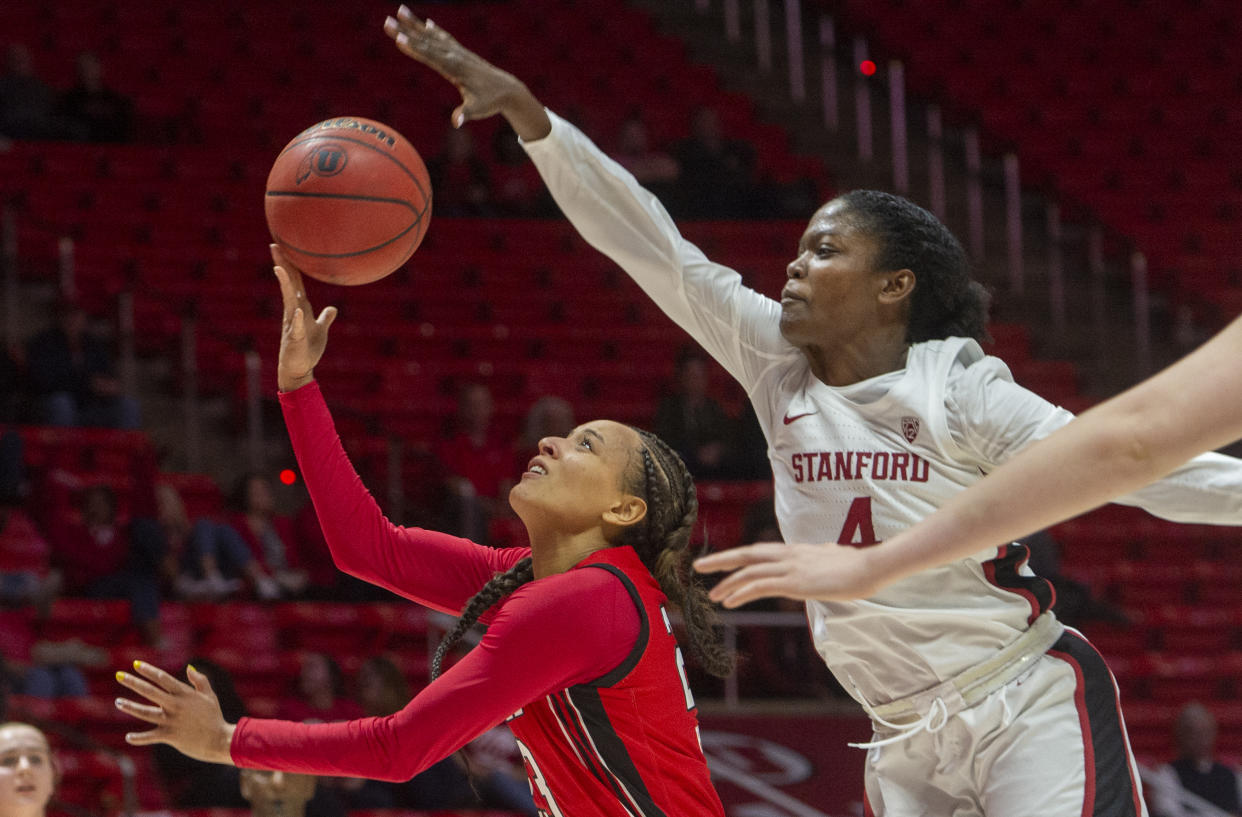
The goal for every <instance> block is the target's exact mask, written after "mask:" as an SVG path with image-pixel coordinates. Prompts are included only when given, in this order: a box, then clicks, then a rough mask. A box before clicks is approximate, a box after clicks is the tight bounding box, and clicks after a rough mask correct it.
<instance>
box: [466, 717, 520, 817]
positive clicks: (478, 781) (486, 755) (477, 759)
mask: <svg viewBox="0 0 1242 817" xmlns="http://www.w3.org/2000/svg"><path fill="white" fill-rule="evenodd" d="M462 753H463V754H464V755H465V757H466V765H467V767H468V768H469V769H470V776H471V778H473V779H474V781H475V784H474V785H475V790H476V791H477V792H478V795H479V799H480V800H482V801H483V802H482V805H483V807H484V808H496V809H505V810H506V811H516V812H518V813H520V814H525V815H529V817H537V815H538V814H539V810H538V809H537V808H536V807H535V801H534V798H533V797H531V793H530V783H529V782H528V781H527V779H526V767H525V761H523V759H522V752H521V750H520V749H519V748H518V743H517V739H516V738H515V737H513V733H512V732H510V731H509V727H507V726H504V725H503V724H502V725H499V726H493V727H492V728H491V729H488V730H487V731H486V732H484V733H483V734H481V735H479V736H478V737H477V738H475V739H474V740H472V741H470V742H469V743H467V744H466V745H465V747H463V748H462Z"/></svg>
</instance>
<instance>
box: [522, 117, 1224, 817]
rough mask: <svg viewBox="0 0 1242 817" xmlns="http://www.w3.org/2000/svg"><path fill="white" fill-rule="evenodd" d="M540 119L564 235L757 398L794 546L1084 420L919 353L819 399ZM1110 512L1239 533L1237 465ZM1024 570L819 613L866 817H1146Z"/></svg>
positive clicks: (1093, 698) (748, 309) (760, 306)
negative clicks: (865, 731) (577, 238)
mask: <svg viewBox="0 0 1242 817" xmlns="http://www.w3.org/2000/svg"><path fill="white" fill-rule="evenodd" d="M549 116H551V118H552V121H553V128H552V133H551V134H550V135H549V136H548V137H547V138H545V139H542V140H539V141H536V142H531V143H527V144H526V145H525V147H526V150H527V152H528V153H529V154H530V156H531V158H532V159H533V160H534V162H535V164H536V166H537V167H538V169H539V172H540V173H541V174H542V176H543V178H544V180H545V182H546V183H547V185H548V187H549V189H550V190H551V192H552V194H553V196H554V197H555V199H556V201H557V203H558V204H559V205H560V207H561V209H562V210H563V211H564V213H565V214H566V216H567V217H568V218H569V219H570V221H571V222H572V223H573V224H574V226H575V227H576V228H577V229H578V231H579V232H580V233H581V234H582V235H583V237H584V238H586V240H587V241H589V242H590V243H591V244H592V245H593V246H595V247H596V248H597V249H599V250H600V251H601V252H603V253H604V254H606V255H608V256H609V257H610V258H612V259H613V260H614V261H616V262H617V263H618V264H619V265H620V266H621V267H622V268H624V269H625V270H626V272H627V273H629V274H630V275H631V277H633V278H634V280H635V281H636V282H637V283H638V284H639V286H641V287H642V288H643V289H644V291H646V292H647V294H648V295H650V296H651V297H652V298H653V299H654V300H655V302H656V303H657V304H658V305H659V306H660V307H661V309H663V310H664V311H665V312H666V313H667V314H668V315H669V316H670V317H671V318H672V319H673V320H675V321H676V322H677V323H678V324H679V325H680V326H681V327H682V328H683V329H685V330H686V331H687V332H689V333H690V334H691V335H692V336H693V337H694V338H695V340H697V341H698V342H699V343H700V344H702V346H703V347H704V348H705V349H706V350H707V352H709V353H710V354H711V355H712V356H713V357H715V358H716V360H717V361H719V362H720V363H721V365H723V366H724V367H725V369H727V370H728V371H729V373H730V374H732V375H733V376H734V377H735V378H736V379H737V380H738V382H740V383H741V384H742V386H743V387H744V388H745V390H746V393H747V395H748V396H749V398H750V400H751V402H752V403H753V405H754V407H755V412H756V414H757V416H758V418H759V422H760V424H761V426H762V427H763V431H764V434H765V435H766V437H767V441H768V446H769V447H768V456H769V459H770V460H771V465H772V473H773V479H774V482H775V494H776V514H777V519H778V520H779V522H780V527H781V533H782V536H783V537H784V539H785V540H786V541H788V542H810V543H815V542H841V543H847V544H855V545H859V546H866V545H870V544H876V543H878V542H880V541H883V540H884V539H887V538H889V537H891V536H893V535H894V534H896V533H897V532H899V531H901V530H904V529H905V528H908V527H909V526H911V525H912V524H914V523H915V522H917V521H918V520H920V519H921V518H923V517H924V516H926V515H927V514H929V513H931V512H932V511H933V510H935V509H936V508H937V507H939V506H940V505H941V504H943V503H944V502H945V500H947V499H948V498H949V497H951V496H953V495H954V494H955V493H957V492H958V491H960V490H962V489H963V488H966V487H967V486H969V485H971V484H972V483H973V482H975V481H976V480H978V479H979V478H980V477H981V476H982V475H983V474H984V473H986V472H987V471H989V470H991V469H993V468H995V467H996V466H997V465H999V464H1001V463H1003V462H1004V461H1005V460H1007V459H1009V458H1010V457H1011V456H1013V455H1014V454H1015V453H1017V452H1018V451H1020V450H1021V449H1022V448H1024V447H1025V446H1027V445H1029V444H1030V443H1031V442H1034V441H1035V440H1038V439H1040V438H1042V437H1046V436H1047V435H1048V434H1050V433H1051V432H1052V431H1054V430H1056V429H1057V428H1059V427H1061V426H1063V425H1065V424H1066V423H1067V422H1069V421H1070V420H1071V419H1072V415H1071V414H1070V413H1069V412H1067V411H1064V410H1062V409H1059V408H1057V407H1055V406H1053V405H1052V404H1050V403H1048V402H1047V401H1045V400H1043V399H1042V398H1040V397H1038V396H1037V395H1035V394H1033V393H1032V392H1029V391H1027V390H1026V389H1023V388H1021V387H1019V386H1017V385H1015V384H1014V383H1013V381H1012V378H1011V376H1010V374H1009V370H1008V368H1007V367H1006V366H1005V364H1004V363H1003V362H1001V361H1000V360H999V359H997V358H994V357H988V356H986V355H984V354H983V352H982V350H981V349H980V348H979V346H978V344H977V343H975V341H973V340H968V339H963V338H950V339H947V340H939V341H930V342H925V343H918V344H914V345H913V346H912V347H911V348H910V351H909V354H908V356H907V359H906V366H905V368H904V369H901V370H898V371H894V372H890V373H887V374H884V375H881V376H879V377H874V378H871V379H869V380H865V381H862V382H860V383H856V384H853V385H850V386H845V387H832V386H828V385H826V384H824V383H823V382H821V381H819V380H817V379H816V378H815V377H814V376H813V375H812V374H811V371H810V369H809V366H808V364H807V361H806V359H805V357H804V356H803V355H802V353H801V352H800V351H799V350H797V349H796V348H794V347H793V346H792V345H790V344H789V343H788V342H787V341H785V339H784V338H783V337H781V334H780V330H779V319H780V312H781V307H780V304H779V303H777V302H776V301H774V300H772V299H770V298H767V297H765V296H763V295H760V294H759V293H757V292H755V291H753V290H751V289H748V288H747V287H745V286H744V285H743V284H742V281H741V277H740V276H739V275H738V274H737V273H736V272H734V271H733V270H730V269H728V268H726V267H723V266H721V265H719V264H714V263H712V262H711V261H708V260H707V258H706V257H705V256H704V255H703V253H702V252H701V251H700V250H699V249H698V248H697V247H695V246H693V245H692V244H690V243H689V242H687V241H686V240H685V239H684V238H682V237H681V235H680V233H679V232H678V231H677V228H676V227H675V225H674V224H673V222H672V220H671V219H670V218H669V216H668V214H667V213H666V212H665V210H664V208H663V207H662V206H661V205H660V203H659V202H658V201H657V200H656V199H655V197H654V196H652V195H651V194H650V193H649V192H647V191H646V190H644V189H643V188H642V187H640V186H639V185H638V184H637V182H635V180H634V179H633V177H632V176H631V175H630V174H629V173H628V172H627V171H625V170H624V169H623V168H621V167H620V166H619V165H618V164H616V163H615V162H613V161H612V160H611V159H609V158H608V157H606V156H604V155H603V154H602V153H601V152H600V151H599V150H598V148H596V147H595V146H594V145H593V144H592V143H591V142H590V140H588V139H587V138H586V137H585V136H584V135H583V134H582V133H580V132H579V131H578V130H577V129H575V128H574V127H573V126H572V125H569V124H568V123H567V122H565V121H564V120H562V119H560V118H558V117H556V116H555V115H553V114H549ZM792 249H793V248H791V252H792ZM1119 501H1121V502H1124V503H1125V504H1132V505H1138V506H1141V507H1143V508H1145V509H1147V510H1148V511H1150V512H1151V513H1154V514H1156V515H1158V516H1161V517H1164V518H1167V519H1173V520H1177V521H1182V522H1207V523H1222V524H1242V462H1239V461H1237V460H1234V459H1231V458H1228V457H1223V456H1220V455H1216V454H1209V455H1205V456H1202V457H1199V458H1196V459H1195V460H1192V461H1191V462H1190V463H1188V464H1187V465H1185V466H1183V467H1182V468H1181V469H1179V470H1178V471H1176V472H1174V474H1172V475H1171V476H1169V477H1167V478H1166V479H1164V480H1161V481H1159V482H1157V483H1154V484H1152V485H1150V486H1148V487H1147V488H1144V489H1143V490H1141V491H1138V492H1136V493H1134V494H1132V495H1130V496H1129V497H1127V498H1125V499H1123V500H1119ZM1027 555H1028V554H1027V550H1026V548H1025V547H1024V546H1022V545H1017V544H1012V545H1005V546H1002V547H999V548H995V547H994V548H989V549H987V550H986V551H983V552H980V553H977V554H975V555H974V556H972V557H971V558H968V559H963V560H961V561H958V562H955V563H953V564H950V565H946V566H943V567H938V568H934V569H931V570H926V571H923V572H921V573H918V574H916V575H914V576H911V577H909V578H906V579H904V580H902V581H900V582H898V583H896V584H894V585H891V586H890V587H888V588H886V589H884V590H882V591H881V592H880V593H878V594H877V595H875V596H873V597H872V598H869V599H866V600H863V601H855V602H847V603H822V602H811V603H808V604H807V614H808V617H809V619H810V625H811V633H812V636H813V637H814V640H815V645H816V648H817V649H818V650H819V652H820V654H821V655H822V656H823V658H824V661H825V662H826V663H827V664H828V667H829V668H830V669H831V671H832V672H833V674H834V675H836V677H837V678H838V680H840V682H841V683H842V685H843V686H844V687H845V688H846V689H847V690H848V691H849V692H850V694H851V695H853V696H854V697H855V698H856V699H857V700H858V701H859V702H860V703H862V704H863V705H864V706H865V707H866V708H867V710H868V712H870V713H871V715H872V718H873V721H874V722H875V723H876V727H877V731H876V737H877V739H878V740H879V741H881V742H885V741H888V742H887V745H881V746H873V747H872V748H871V749H870V753H869V760H868V764H867V776H866V791H867V805H868V808H869V810H870V813H873V814H875V815H885V817H906V816H907V815H910V817H913V816H914V815H954V816H955V817H956V816H958V815H960V816H961V817H967V816H969V815H984V814H986V815H989V817H1019V815H1030V816H1031V817H1036V816H1038V817H1049V815H1070V814H1074V815H1080V814H1081V815H1106V814H1107V815H1142V814H1146V810H1145V807H1144V806H1143V803H1142V799H1141V795H1140V793H1139V787H1138V785H1137V782H1136V781H1137V771H1136V769H1135V765H1134V762H1133V758H1132V757H1131V755H1130V751H1129V745H1128V741H1127V739H1126V737H1125V726H1124V723H1123V722H1122V719H1121V714H1120V709H1119V706H1118V702H1117V693H1116V686H1115V683H1114V681H1113V679H1112V676H1111V674H1110V673H1109V671H1108V669H1107V667H1106V666H1105V665H1104V662H1103V661H1102V660H1101V659H1100V657H1099V655H1098V654H1097V653H1096V652H1095V651H1094V649H1092V648H1091V646H1090V645H1089V644H1087V643H1086V641H1085V640H1083V639H1082V637H1081V636H1080V635H1078V634H1077V633H1075V632H1074V631H1072V630H1066V629H1065V628H1063V627H1062V626H1061V625H1060V624H1059V623H1057V622H1056V621H1055V619H1054V618H1053V617H1052V614H1051V613H1046V612H1045V611H1047V610H1048V607H1049V606H1050V605H1051V603H1052V592H1051V587H1050V586H1049V585H1048V583H1047V582H1046V581H1044V580H1042V579H1039V578H1037V577H1036V576H1035V575H1034V574H1033V573H1032V572H1031V571H1030V570H1029V569H1028V568H1027V567H1026V558H1027ZM1036 622H1038V625H1037V626H1034V625H1035V624H1036ZM1013 656H1017V657H1016V658H1015V659H1014V660H1009V658H1010V657H1013ZM998 657H999V658H1000V659H1001V660H1000V661H999V663H998ZM1002 665H1003V666H1002ZM981 668H982V669H981ZM967 682H969V683H967ZM972 684H973V686H972ZM883 713H895V715H890V714H883ZM893 720H896V721H898V723H896V724H893V723H891V721H893ZM886 721H888V722H889V723H888V724H886V723H885V722H886Z"/></svg>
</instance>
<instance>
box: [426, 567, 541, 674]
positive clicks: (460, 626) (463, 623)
mask: <svg viewBox="0 0 1242 817" xmlns="http://www.w3.org/2000/svg"><path fill="white" fill-rule="evenodd" d="M534 575H535V568H534V566H533V563H532V561H531V558H530V557H529V556H527V557H526V558H525V559H522V560H521V561H519V562H518V563H517V564H515V565H514V566H513V567H511V568H509V569H508V570H506V571H505V572H504V573H497V574H496V575H495V576H492V578H491V579H490V580H489V581H488V583H487V584H485V585H483V589H482V590H480V591H479V592H477V593H475V594H474V595H473V596H471V597H470V601H468V602H466V606H465V608H464V609H463V610H462V611H461V617H460V618H458V619H457V624H456V625H455V626H454V627H453V629H451V630H449V631H448V632H447V633H445V635H444V638H442V639H441V640H440V645H439V646H438V647H436V654H435V657H434V658H432V659H431V680H433V681H434V680H435V679H436V678H437V677H439V675H440V665H441V664H442V663H443V662H444V656H446V655H448V651H449V650H451V649H452V648H453V645H454V644H456V643H457V642H458V641H460V640H461V637H462V636H463V635H465V634H466V633H467V632H469V631H470V628H471V627H473V626H474V625H475V622H477V621H478V620H479V616H481V615H483V614H484V613H486V612H487V611H488V610H489V609H491V607H492V605H493V604H495V603H496V602H498V601H500V600H501V599H503V598H504V597H505V596H507V595H509V594H510V593H512V592H513V591H514V590H517V589H518V588H519V587H521V586H522V585H524V584H526V583H527V582H528V581H530V580H531V579H532V578H534Z"/></svg>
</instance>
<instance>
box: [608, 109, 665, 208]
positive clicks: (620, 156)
mask: <svg viewBox="0 0 1242 817" xmlns="http://www.w3.org/2000/svg"><path fill="white" fill-rule="evenodd" d="M612 158H614V159H616V160H617V162H618V164H620V165H621V166H622V167H624V168H625V169H626V170H628V171H630V172H631V173H633V174H634V178H636V179H638V181H639V183H640V184H642V185H643V186H644V187H646V188H647V189H648V190H650V191H651V192H652V193H655V194H656V195H657V196H658V197H659V198H660V199H661V200H664V198H665V197H666V196H668V195H669V194H670V193H674V192H675V191H676V183H677V180H678V179H679V178H681V166H680V165H678V164H677V160H676V159H674V158H673V157H672V156H670V155H669V154H667V153H665V152H664V151H661V150H655V149H653V148H652V147H651V144H650V139H649V137H648V135H647V123H646V122H644V121H643V118H642V116H640V115H639V114H638V112H637V111H636V112H634V113H632V114H630V115H629V116H627V117H626V118H625V121H624V122H622V123H621V129H620V130H619V131H618V132H617V147H616V151H615V152H614V153H613V157H612ZM673 198H676V196H674V197H673Z"/></svg>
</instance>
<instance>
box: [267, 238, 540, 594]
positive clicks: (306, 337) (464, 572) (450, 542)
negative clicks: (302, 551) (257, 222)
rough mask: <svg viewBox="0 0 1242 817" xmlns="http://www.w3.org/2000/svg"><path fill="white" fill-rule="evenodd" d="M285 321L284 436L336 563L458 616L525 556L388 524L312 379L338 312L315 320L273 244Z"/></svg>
mask: <svg viewBox="0 0 1242 817" xmlns="http://www.w3.org/2000/svg"><path fill="white" fill-rule="evenodd" d="M272 257H273V260H274V261H275V262H276V264H277V266H276V277H277V278H278V279H279V280H280V290H281V296H282V300H283V303H284V318H283V325H282V329H281V339H280V358H279V362H278V363H277V367H276V377H277V385H278V386H279V388H280V405H281V409H282V410H283V412H284V415H285V424H286V426H287V427H288V430H289V439H290V440H291V441H292V443H293V451H294V454H295V455H296V456H297V459H298V465H299V466H300V467H301V470H302V475H303V477H304V478H305V480H306V487H307V490H308V492H309V493H310V497H311V501H312V503H314V506H315V513H316V514H317V515H318V517H319V524H320V526H321V527H322V528H323V534H324V539H325V540H326V541H327V543H328V548H329V550H330V551H331V552H332V559H333V561H334V562H335V563H336V565H337V567H339V568H340V569H341V570H343V571H345V572H346V573H349V574H350V575H352V576H357V577H358V578H360V579H363V580H364V581H368V582H371V583H372V584H376V585H379V586H381V587H385V588H387V589H389V590H392V591H393V592H394V593H398V594H399V595H402V596H405V597H406V598H409V599H413V600H415V601H417V602H419V603H421V604H425V605H427V606H429V607H433V608H435V609H438V610H443V611H445V612H450V613H458V612H460V611H461V608H462V607H463V606H464V605H465V603H466V601H467V600H468V599H469V598H470V597H471V596H472V595H474V594H475V593H476V592H477V591H478V590H479V588H481V587H482V586H483V585H484V584H486V583H487V580H488V579H490V578H491V577H492V574H493V573H495V572H497V571H504V570H507V569H508V568H509V567H511V566H512V565H513V564H514V563H516V562H517V560H518V559H520V558H521V557H522V556H524V555H525V550H524V549H505V550H497V549H493V548H486V547H482V546H480V545H476V544H474V543H473V542H470V541H468V540H465V539H460V538H458V537H455V536H448V535H446V534H442V533H436V532H434V531H426V530H421V529H419V528H403V527H400V526H398V525H394V524H392V522H390V521H389V520H388V519H387V518H386V517H385V516H384V514H383V512H382V511H381V510H380V507H379V505H378V504H377V503H376V502H375V498H374V497H372V496H371V494H370V492H368V491H367V489H366V486H365V485H363V484H362V479H361V478H360V477H359V476H358V473H357V472H356V471H355V470H354V467H353V465H352V464H351V463H350V461H349V458H348V457H347V456H346V455H345V449H344V448H343V447H342V446H341V441H340V438H339V437H338V436H337V433H336V428H335V427H334V425H333V423H332V415H331V414H329V412H328V407H327V404H326V403H324V400H323V396H322V394H320V391H319V386H318V384H317V383H315V382H314V380H315V373H314V370H315V365H316V364H317V363H318V362H319V360H320V358H321V357H322V356H323V353H324V349H325V348H326V346H327V340H328V328H329V327H330V326H331V325H332V322H333V320H335V318H336V308H335V307H331V306H329V307H327V308H325V309H324V310H323V312H322V313H320V315H319V317H318V318H312V316H313V315H314V310H313V309H312V308H311V305H310V302H309V300H308V299H307V295H306V288H305V286H303V283H302V277H301V275H300V274H299V273H298V271H297V269H296V268H295V267H293V266H292V265H291V264H289V263H288V261H287V260H286V259H285V258H284V257H283V255H282V254H281V253H280V250H279V249H278V248H276V247H275V246H273V248H272Z"/></svg>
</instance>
